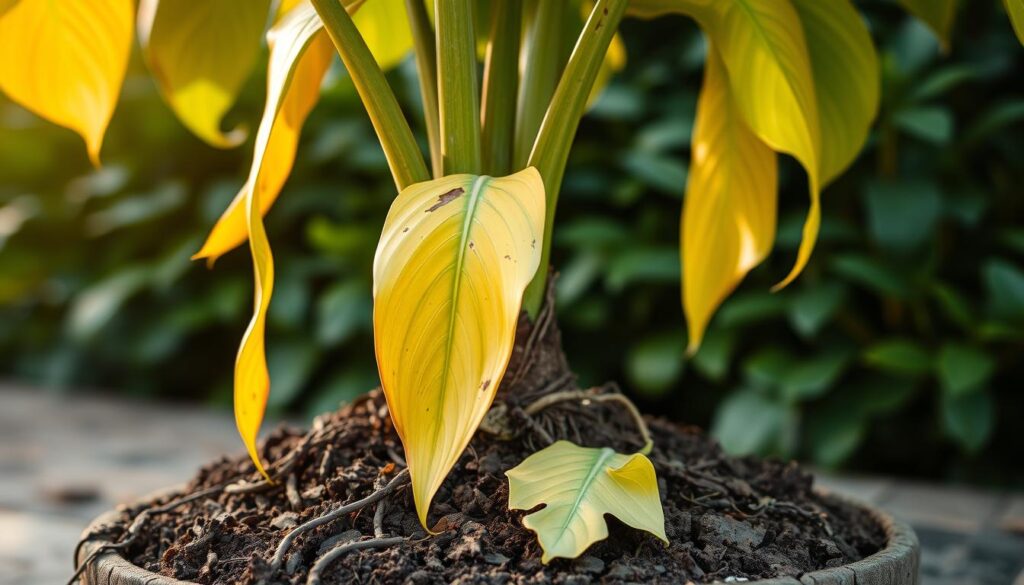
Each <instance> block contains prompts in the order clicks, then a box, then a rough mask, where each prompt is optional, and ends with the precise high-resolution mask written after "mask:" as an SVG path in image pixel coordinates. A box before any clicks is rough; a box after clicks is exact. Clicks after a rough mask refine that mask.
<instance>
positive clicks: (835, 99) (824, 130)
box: [792, 0, 881, 188]
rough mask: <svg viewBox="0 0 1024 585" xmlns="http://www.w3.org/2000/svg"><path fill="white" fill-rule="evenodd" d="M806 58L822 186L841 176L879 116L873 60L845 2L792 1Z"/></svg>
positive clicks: (859, 23)
mask: <svg viewBox="0 0 1024 585" xmlns="http://www.w3.org/2000/svg"><path fill="white" fill-rule="evenodd" d="M792 2H793V7H794V8H796V11H797V13H798V14H799V15H800V22H801V24H803V30H804V35H805V36H806V39H807V50H808V51H809V53H810V56H811V68H812V69H813V74H814V89H815V95H816V96H817V98H818V114H819V115H820V119H821V163H820V164H821V186H822V188H824V187H825V185H827V184H828V183H829V182H831V181H832V179H834V178H835V177H837V176H838V175H839V174H840V173H842V172H843V171H844V170H846V168H847V167H848V166H849V165H850V163H851V162H853V159H854V158H856V156H857V154H858V153H859V152H860V150H861V148H863V146H864V143H865V142H866V141H867V137H868V131H869V130H870V128H871V122H872V121H873V120H874V119H875V115H876V114H877V113H878V99H879V79H880V77H881V74H880V71H879V66H878V55H877V53H876V52H875V46H874V44H872V42H871V35H870V34H869V33H868V29H867V26H866V25H865V24H864V19H863V18H862V17H861V16H860V14H859V13H858V12H857V9H856V8H855V7H854V6H853V4H851V3H850V1H849V0H792Z"/></svg>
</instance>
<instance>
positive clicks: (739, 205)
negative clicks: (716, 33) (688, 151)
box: [680, 43, 778, 354]
mask: <svg viewBox="0 0 1024 585" xmlns="http://www.w3.org/2000/svg"><path fill="white" fill-rule="evenodd" d="M777 189H778V169H777V163H776V156H775V153H774V152H773V151H772V150H771V149H770V148H769V147H768V146H767V145H765V144H764V142H762V141H761V140H760V139H759V138H758V137H757V136H755V135H754V134H753V132H751V131H750V128H748V127H747V125H746V123H745V122H744V121H743V118H742V115H741V114H740V112H739V111H738V110H737V109H736V105H735V103H734V101H733V96H732V92H731V90H730V88H729V83H728V81H727V80H726V79H725V71H724V65H723V64H722V61H721V57H719V56H718V53H717V50H716V48H715V47H714V45H713V43H709V47H708V57H707V62H706V64H705V66H704V84H703V86H702V87H701V92H700V97H699V99H698V102H697V115H696V121H695V124H694V130H693V148H692V162H691V164H690V173H689V178H688V180H687V183H686V198H685V200H684V206H683V217H682V225H681V226H680V227H681V229H680V231H681V234H682V238H681V240H680V245H681V250H680V252H681V253H680V257H681V259H682V267H683V309H684V312H685V313H686V321H687V325H688V328H689V339H690V341H689V349H688V351H689V352H690V353H691V354H693V353H695V352H696V350H697V348H698V347H700V343H701V341H702V339H703V337H704V331H705V329H706V328H707V324H708V322H709V321H710V320H711V316H712V315H713V314H714V312H715V311H716V310H717V308H718V306H719V305H720V304H721V303H722V301H723V300H724V299H725V298H726V297H727V296H728V295H729V294H730V293H731V292H732V291H733V290H734V289H735V288H736V285H738V284H739V283H740V281H741V280H743V277H744V276H746V274H747V273H748V272H750V270H752V269H753V268H754V267H755V266H757V265H758V264H760V263H761V262H762V261H763V260H764V259H765V257H766V256H767V255H768V252H769V251H770V250H771V247H772V243H773V242H774V240H775V224H776V214H777V209H776V208H777V201H778V200H777V197H776V191H777Z"/></svg>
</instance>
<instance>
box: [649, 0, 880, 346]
mask: <svg viewBox="0 0 1024 585" xmlns="http://www.w3.org/2000/svg"><path fill="white" fill-rule="evenodd" d="M669 13H682V14H686V15H688V16H691V17H693V18H694V19H695V20H697V22H698V23H699V24H700V25H701V27H702V28H703V29H704V31H705V33H706V34H707V35H708V37H709V38H710V39H711V41H712V42H713V43H715V44H716V45H717V46H718V47H719V54H720V55H721V56H722V58H723V62H724V64H725V68H726V71H727V73H728V78H729V84H730V86H731V88H732V91H733V94H734V95H735V96H737V98H736V100H737V105H738V109H739V110H740V111H741V112H742V114H743V117H744V119H745V121H746V122H747V125H748V127H749V128H750V129H751V130H752V131H753V133H754V134H755V135H756V136H757V137H758V138H759V139H760V140H762V141H763V142H764V143H766V144H768V145H769V146H770V147H771V148H772V149H773V150H776V151H778V152H782V153H786V154H790V155H792V156H794V157H795V158H797V160H798V161H799V162H800V163H801V164H802V165H803V167H804V169H805V170H806V171H807V174H808V179H809V181H808V182H809V191H810V200H811V206H810V209H809V212H808V216H807V219H806V221H805V224H804V230H803V241H802V243H801V245H800V250H799V252H798V254H797V260H796V263H795V265H794V267H793V268H792V270H791V271H790V273H789V274H788V275H787V277H786V278H785V279H784V280H783V281H782V282H780V283H779V284H777V285H776V286H775V287H774V288H773V290H779V289H781V288H783V287H784V286H786V285H788V284H789V283H790V282H792V281H793V279H795V278H796V277H797V276H798V275H799V274H800V272H801V271H802V270H803V268H804V266H805V265H806V263H807V261H808V259H809V258H810V255H811V252H812V250H813V248H814V243H815V241H816V239H817V233H818V229H819V226H820V222H821V206H820V189H821V188H823V187H824V186H825V185H827V184H828V183H829V182H830V181H831V180H833V179H834V178H835V177H836V176H837V175H838V174H839V173H841V172H842V171H843V170H844V169H845V168H846V167H847V166H849V164H850V163H851V162H852V161H853V159H854V158H855V156H856V155H857V153H858V152H859V151H860V149H861V148H862V146H863V144H864V142H865V141H866V138H867V133H868V129H869V127H870V124H871V121H872V120H873V119H874V117H875V115H876V114H877V110H878V101H879V97H878V94H879V91H878V58H877V55H876V54H875V50H874V46H873V45H872V43H871V39H870V36H869V34H868V32H867V28H866V26H865V24H864V22H863V19H862V18H861V17H860V15H859V14H858V13H857V11H856V10H855V9H854V7H853V6H852V5H851V4H850V2H849V1H848V0H825V1H819V0H732V1H730V2H709V1H708V0H634V1H633V2H632V3H631V5H630V14H631V15H633V16H637V17H641V18H654V17H658V16H662V15H664V14H669ZM794 31H795V32H794ZM837 47H838V48H837ZM851 70H855V71H857V72H858V74H856V75H853V74H850V73H849V72H850V71H851ZM765 87H770V88H775V89H776V91H775V92H774V93H771V92H767V91H766V90H764V88H765ZM764 96H768V99H765V97H764ZM691 347H693V345H692V343H691Z"/></svg>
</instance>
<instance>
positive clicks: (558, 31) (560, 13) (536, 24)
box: [512, 0, 565, 170]
mask: <svg viewBox="0 0 1024 585" xmlns="http://www.w3.org/2000/svg"><path fill="white" fill-rule="evenodd" d="M532 8H533V10H532V14H530V15H528V18H527V32H526V42H525V45H524V46H523V51H525V56H524V58H523V60H524V63H523V78H522V81H521V83H520V85H519V103H518V109H517V111H516V120H515V121H516V136H515V150H514V154H513V157H512V167H513V168H514V169H516V170H518V169H522V168H524V167H525V166H526V161H527V159H529V158H530V151H531V150H532V149H533V144H534V141H535V139H536V138H537V130H538V129H540V125H541V121H542V120H544V113H545V112H546V111H547V108H548V104H549V103H550V102H551V96H552V95H554V93H555V86H556V84H557V83H558V73H559V71H560V70H561V68H562V66H563V65H564V62H563V61H562V43H563V42H564V41H563V39H562V35H563V34H564V29H565V26H564V23H563V19H564V18H565V7H564V6H563V3H562V2H558V1H556V0H534V1H533V6H532Z"/></svg>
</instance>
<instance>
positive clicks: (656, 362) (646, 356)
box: [626, 332, 685, 396]
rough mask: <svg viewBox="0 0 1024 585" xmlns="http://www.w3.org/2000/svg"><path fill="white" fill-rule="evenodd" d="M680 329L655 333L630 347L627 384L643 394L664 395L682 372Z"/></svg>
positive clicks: (627, 361) (682, 347)
mask: <svg viewBox="0 0 1024 585" xmlns="http://www.w3.org/2000/svg"><path fill="white" fill-rule="evenodd" d="M684 347H685V342H684V340H683V336H682V332H675V333H667V334H661V335H655V336H652V337H649V338H647V339H644V340H643V341H641V342H640V343H638V344H636V346H635V347H633V348H632V349H630V351H629V354H628V356H627V358H626V374H627V376H628V377H629V381H630V383H631V384H632V385H633V386H635V387H636V388H637V389H638V390H640V391H641V392H643V393H645V394H650V395H655V396H657V395H660V394H664V393H665V391H667V390H668V389H669V388H671V386H672V384H675V383H676V381H677V380H679V376H680V375H681V374H682V373H683V364H684V362H683V349H684Z"/></svg>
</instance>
